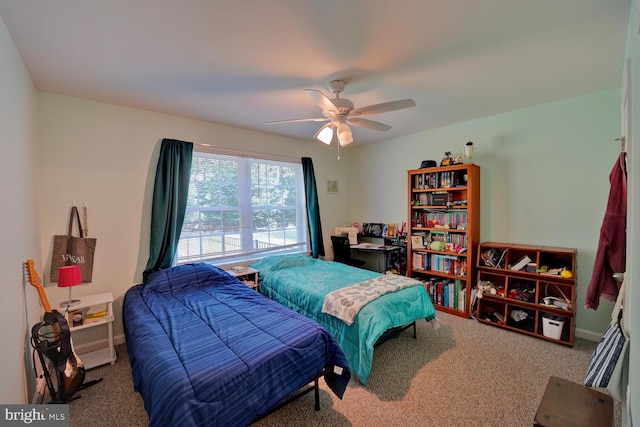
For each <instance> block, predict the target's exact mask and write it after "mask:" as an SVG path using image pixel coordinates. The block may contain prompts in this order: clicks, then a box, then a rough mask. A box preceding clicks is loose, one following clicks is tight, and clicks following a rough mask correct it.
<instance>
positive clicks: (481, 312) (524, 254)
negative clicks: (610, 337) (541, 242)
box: [475, 242, 577, 346]
mask: <svg viewBox="0 0 640 427" xmlns="http://www.w3.org/2000/svg"><path fill="white" fill-rule="evenodd" d="M576 258H577V250H576V249H573V248H558V247H551V246H531V245H519V244H511V243H495V242H485V243H481V244H479V245H478V251H477V265H476V267H477V273H478V282H477V299H476V311H475V314H476V319H477V320H478V321H479V322H482V323H487V324H490V325H493V326H497V327H501V328H506V329H509V330H512V331H516V332H520V333H523V334H527V335H531V336H534V337H536V338H541V339H545V340H548V341H552V342H556V343H559V344H564V345H568V346H573V341H574V331H575V307H576V283H577V281H576V271H577V265H576V262H577V261H576Z"/></svg>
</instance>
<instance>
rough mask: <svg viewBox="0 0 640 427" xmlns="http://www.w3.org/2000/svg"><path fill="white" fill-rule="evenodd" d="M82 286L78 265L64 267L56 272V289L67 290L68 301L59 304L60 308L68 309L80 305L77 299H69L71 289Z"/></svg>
mask: <svg viewBox="0 0 640 427" xmlns="http://www.w3.org/2000/svg"><path fill="white" fill-rule="evenodd" d="M80 284H82V275H81V274H80V266H79V265H65V266H63V267H60V269H59V270H58V287H59V288H69V300H68V301H62V302H61V303H60V307H61V308H69V307H73V306H74V305H78V304H80V300H79V299H71V287H72V286H76V285H80Z"/></svg>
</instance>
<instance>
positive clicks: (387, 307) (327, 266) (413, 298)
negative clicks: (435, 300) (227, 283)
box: [251, 255, 436, 384]
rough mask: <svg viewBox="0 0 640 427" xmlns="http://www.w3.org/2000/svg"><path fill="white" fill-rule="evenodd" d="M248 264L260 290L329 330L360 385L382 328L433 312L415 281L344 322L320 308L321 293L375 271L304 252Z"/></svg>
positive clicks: (431, 315) (430, 315) (432, 315)
mask: <svg viewBox="0 0 640 427" xmlns="http://www.w3.org/2000/svg"><path fill="white" fill-rule="evenodd" d="M251 267H253V268H255V269H257V270H259V272H260V284H259V289H260V292H262V293H263V294H264V295H266V296H268V297H269V298H272V299H274V300H275V301H278V302H279V303H281V304H283V305H285V306H286V307H289V308H291V309H292V310H295V311H297V312H298V313H301V314H304V315H305V316H307V317H309V318H310V319H313V320H315V321H317V322H318V323H320V324H321V325H323V326H324V327H326V328H327V329H328V330H329V332H331V334H332V335H333V336H334V337H335V338H336V340H338V342H339V343H340V346H341V347H342V350H343V351H344V353H345V354H346V356H347V360H348V361H349V366H350V367H351V371H352V372H354V374H355V375H356V377H357V378H358V379H359V380H360V382H361V383H362V384H366V383H367V381H368V379H369V373H370V371H371V364H372V361H373V348H374V345H375V343H376V341H378V338H380V336H381V335H382V334H383V333H384V332H385V331H386V330H387V329H390V328H395V327H399V326H403V325H406V324H408V323H411V322H413V321H415V320H419V319H426V320H427V321H429V320H431V319H434V318H435V316H436V311H435V308H434V307H433V304H432V303H431V299H430V298H429V296H428V295H427V292H426V291H425V289H424V286H422V285H421V284H420V282H418V281H416V286H412V287H409V288H406V289H403V290H401V291H397V292H393V293H389V294H386V295H382V296H381V297H379V298H378V299H376V300H374V301H372V302H370V303H369V304H367V305H365V306H364V307H363V308H362V310H360V312H359V313H358V315H357V316H356V318H355V322H354V323H353V324H352V325H351V326H347V325H346V324H345V323H344V322H343V321H341V320H340V319H338V318H336V317H333V316H331V315H329V314H325V313H322V303H323V301H324V297H325V295H327V294H328V293H329V292H331V291H334V290H336V289H340V288H343V287H346V286H349V285H353V284H355V283H359V282H363V281H365V280H369V279H372V278H374V277H377V276H380V275H381V274H380V273H376V272H373V271H369V270H363V269H360V268H355V267H351V266H348V265H345V264H340V263H337V262H333V261H323V260H318V259H314V258H311V257H308V256H305V255H282V256H273V257H267V258H264V259H262V260H260V261H258V262H256V263H254V264H252V265H251Z"/></svg>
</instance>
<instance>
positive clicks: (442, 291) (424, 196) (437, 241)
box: [407, 163, 480, 317]
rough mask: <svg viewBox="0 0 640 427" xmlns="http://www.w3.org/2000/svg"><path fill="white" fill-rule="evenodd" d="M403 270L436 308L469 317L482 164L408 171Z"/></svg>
mask: <svg viewBox="0 0 640 427" xmlns="http://www.w3.org/2000/svg"><path fill="white" fill-rule="evenodd" d="M408 192H409V194H408V200H409V206H408V211H409V218H408V224H410V226H409V227H408V236H407V275H408V276H409V277H414V278H417V279H419V280H420V281H422V282H423V283H424V284H425V288H426V289H427V292H428V293H429V295H430V296H431V300H432V301H433V304H434V306H435V308H436V309H437V310H440V311H444V312H448V313H451V314H455V315H458V316H462V317H471V311H470V295H471V290H472V289H473V288H474V287H475V277H476V275H475V264H474V260H475V251H476V248H477V245H478V242H479V235H480V167H478V166H477V165H474V164H471V163H465V164H456V165H451V166H442V167H433V168H423V169H415V170H410V171H408Z"/></svg>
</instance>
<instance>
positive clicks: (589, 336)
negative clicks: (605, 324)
mask: <svg viewBox="0 0 640 427" xmlns="http://www.w3.org/2000/svg"><path fill="white" fill-rule="evenodd" d="M575 335H576V337H578V338H584V339H585V340H589V341H595V342H599V341H601V340H602V333H598V332H593V331H587V330H586V329H579V328H576V333H575Z"/></svg>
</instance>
